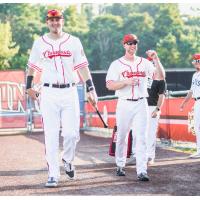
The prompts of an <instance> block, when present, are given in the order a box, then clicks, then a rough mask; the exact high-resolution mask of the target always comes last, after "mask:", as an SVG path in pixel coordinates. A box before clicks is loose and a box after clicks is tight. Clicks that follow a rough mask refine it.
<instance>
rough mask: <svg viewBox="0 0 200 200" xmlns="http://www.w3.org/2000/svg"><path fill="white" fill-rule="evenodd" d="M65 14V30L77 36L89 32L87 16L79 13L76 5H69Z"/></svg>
mask: <svg viewBox="0 0 200 200" xmlns="http://www.w3.org/2000/svg"><path fill="white" fill-rule="evenodd" d="M64 15H65V19H66V21H65V26H64V31H66V32H68V33H72V34H75V35H77V36H80V35H81V34H84V33H86V32H88V29H89V27H88V24H87V20H86V16H85V15H84V14H79V13H78V11H77V8H76V6H74V5H71V6H69V7H68V8H67V9H66V10H65V12H64Z"/></svg>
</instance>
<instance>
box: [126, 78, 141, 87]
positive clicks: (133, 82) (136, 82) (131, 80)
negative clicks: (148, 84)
mask: <svg viewBox="0 0 200 200" xmlns="http://www.w3.org/2000/svg"><path fill="white" fill-rule="evenodd" d="M124 82H125V84H126V85H134V86H136V85H139V79H138V78H129V79H127V80H124Z"/></svg>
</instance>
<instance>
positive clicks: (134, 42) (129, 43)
mask: <svg viewBox="0 0 200 200" xmlns="http://www.w3.org/2000/svg"><path fill="white" fill-rule="evenodd" d="M137 43H138V41H137V40H133V41H130V42H126V44H127V45H133V44H134V45H136V44H137Z"/></svg>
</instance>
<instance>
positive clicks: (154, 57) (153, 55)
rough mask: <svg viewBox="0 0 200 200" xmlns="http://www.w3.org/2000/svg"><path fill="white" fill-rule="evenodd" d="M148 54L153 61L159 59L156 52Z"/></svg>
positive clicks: (147, 52)
mask: <svg viewBox="0 0 200 200" xmlns="http://www.w3.org/2000/svg"><path fill="white" fill-rule="evenodd" d="M146 54H147V56H148V57H149V58H151V59H152V60H156V59H158V55H157V52H156V51H154V50H148V51H146Z"/></svg>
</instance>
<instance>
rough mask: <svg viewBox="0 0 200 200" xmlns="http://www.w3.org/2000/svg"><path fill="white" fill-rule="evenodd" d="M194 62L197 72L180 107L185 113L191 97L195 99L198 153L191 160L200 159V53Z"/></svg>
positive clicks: (195, 55) (194, 58) (196, 55)
mask: <svg viewBox="0 0 200 200" xmlns="http://www.w3.org/2000/svg"><path fill="white" fill-rule="evenodd" d="M192 58H193V61H192V64H193V65H194V67H195V69H196V72H195V73H194V74H193V77H192V84H191V88H190V90H189V92H188V94H187V96H186V97H185V99H184V100H183V102H182V103H181V105H180V111H183V109H184V107H185V105H186V103H187V102H188V101H189V99H190V98H191V97H193V98H194V100H195V104H194V130H195V134H196V141H197V152H196V153H194V154H192V155H191V156H190V158H200V114H199V113H200V53H197V54H194V55H193V56H192Z"/></svg>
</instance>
